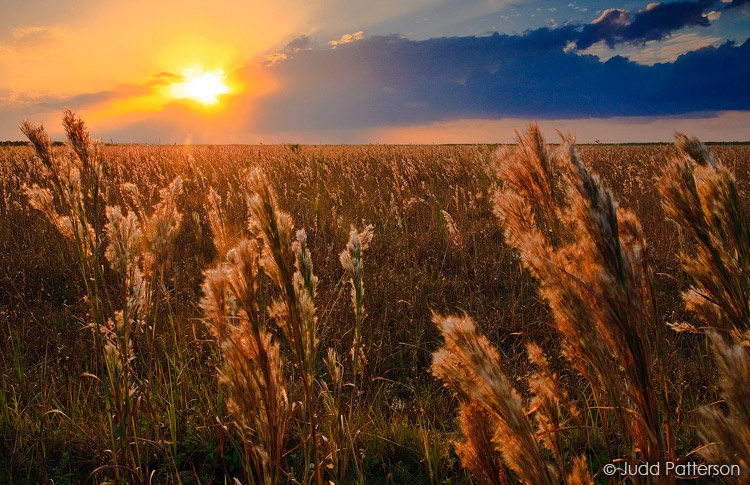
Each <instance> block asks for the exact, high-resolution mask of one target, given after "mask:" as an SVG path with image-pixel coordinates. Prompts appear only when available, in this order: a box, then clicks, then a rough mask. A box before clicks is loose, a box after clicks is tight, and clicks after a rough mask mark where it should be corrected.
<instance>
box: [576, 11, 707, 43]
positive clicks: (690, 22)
mask: <svg viewBox="0 0 750 485" xmlns="http://www.w3.org/2000/svg"><path fill="white" fill-rule="evenodd" d="M714 3H716V2H714V1H711V0H708V1H698V2H673V3H658V4H652V5H650V6H649V7H647V8H646V9H645V10H641V11H639V12H637V13H636V14H635V15H634V16H632V20H631V14H630V13H628V12H627V11H625V10H620V9H609V10H606V11H605V12H604V13H603V14H602V15H601V17H599V18H598V19H597V20H595V21H594V22H592V23H590V24H588V25H586V26H584V27H583V31H582V32H581V37H580V38H579V39H578V41H577V43H576V45H577V47H578V48H579V49H586V48H588V47H590V46H592V45H594V44H596V43H597V42H599V41H604V42H606V44H607V45H608V46H609V47H614V46H615V45H616V44H620V43H630V44H643V43H645V42H647V41H649V40H661V39H663V38H664V37H666V36H668V35H669V34H671V33H672V32H674V31H676V30H679V29H682V28H684V27H695V26H701V27H707V26H708V25H709V24H710V22H709V20H708V18H707V17H706V16H705V15H704V11H705V9H706V8H708V7H710V6H711V5H713V4H714Z"/></svg>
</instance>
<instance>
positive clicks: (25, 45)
mask: <svg viewBox="0 0 750 485" xmlns="http://www.w3.org/2000/svg"><path fill="white" fill-rule="evenodd" d="M10 34H11V35H10V39H8V40H6V41H5V42H0V56H3V57H10V56H13V57H20V56H31V55H38V54H45V55H46V54H50V53H51V52H54V51H56V50H58V49H60V48H61V47H62V46H64V45H65V43H66V34H65V32H64V31H63V30H62V29H60V28H57V27H46V26H29V27H17V28H14V29H11V31H10Z"/></svg>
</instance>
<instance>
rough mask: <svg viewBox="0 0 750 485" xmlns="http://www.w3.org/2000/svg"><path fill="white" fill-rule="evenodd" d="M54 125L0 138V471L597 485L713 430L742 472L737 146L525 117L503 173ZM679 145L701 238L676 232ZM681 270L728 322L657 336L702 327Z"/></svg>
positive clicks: (717, 458)
mask: <svg viewBox="0 0 750 485" xmlns="http://www.w3.org/2000/svg"><path fill="white" fill-rule="evenodd" d="M65 128H66V129H67V130H68V134H69V140H68V144H67V146H64V147H55V146H53V145H52V143H51V141H50V140H49V139H48V138H47V137H46V135H44V131H43V130H42V129H41V127H35V126H33V125H30V124H25V125H24V130H25V131H26V132H27V134H28V135H29V138H30V139H31V140H32V141H33V142H34V145H35V147H32V148H28V147H18V148H13V149H10V148H0V158H1V159H2V164H0V194H2V198H1V199H0V216H2V217H3V220H4V221H6V223H4V224H3V225H2V226H1V227H0V245H1V246H2V249H3V251H2V254H3V256H2V257H1V258H0V279H1V281H2V291H0V337H2V339H1V340H0V376H1V378H0V470H2V471H0V479H3V480H5V481H13V482H14V483H15V482H41V481H49V480H54V481H55V482H56V483H57V482H66V481H67V482H74V483H80V482H84V481H87V480H88V481H91V480H98V481H108V480H109V481H120V482H146V481H149V480H150V481H158V482H165V483H178V482H182V483H195V482H196V481H199V482H200V483H222V482H224V481H225V480H231V479H233V478H238V479H240V480H242V481H243V482H245V481H248V482H250V481H255V482H263V483H279V482H288V481H293V480H296V481H299V482H307V483H309V482H318V483H320V482H325V481H327V480H333V481H335V482H337V483H347V482H349V483H361V482H364V481H369V482H373V483H409V482H411V483H441V482H445V481H451V482H452V483H467V482H469V481H470V478H469V475H468V474H467V472H464V471H463V470H462V468H461V465H463V466H464V467H465V468H466V469H467V470H469V473H471V474H472V475H473V476H474V477H476V479H477V480H479V481H481V482H483V483H513V482H515V481H518V480H522V481H526V482H528V483H544V482H549V483H551V482H555V483H558V482H568V483H590V482H591V479H592V476H593V477H595V478H596V479H597V480H599V479H600V478H602V476H601V475H599V474H598V472H599V471H600V469H601V467H602V465H603V464H604V463H606V462H608V461H610V460H612V459H615V458H625V459H628V460H635V461H639V460H645V459H649V460H650V459H670V458H671V457H684V456H687V455H688V454H689V453H691V452H693V451H694V450H696V449H698V448H699V447H701V446H703V445H704V443H705V444H708V445H709V446H707V447H706V448H704V449H703V450H702V451H703V454H702V456H703V457H704V458H702V459H705V460H711V461H712V462H716V463H724V462H731V463H741V464H742V463H744V464H746V463H747V450H746V449H745V448H746V446H745V445H743V442H742V441H741V440H740V441H738V437H742V436H744V434H743V433H745V432H744V431H743V430H744V427H745V426H746V422H747V416H745V414H747V413H745V412H744V410H743V406H744V403H745V402H746V400H747V399H746V398H745V397H744V396H745V394H743V392H746V389H745V388H744V387H743V385H744V382H746V381H747V380H746V379H745V380H744V381H743V380H742V376H743V372H740V371H738V370H736V369H741V368H744V367H742V366H745V367H746V366H747V365H746V362H745V361H746V360H747V359H746V357H747V347H746V344H745V343H744V342H745V340H743V339H744V337H742V334H743V332H742V329H743V328H745V327H742V322H743V318H745V317H743V315H744V314H743V313H742V312H743V311H744V310H743V309H742V305H741V304H742V300H743V298H744V296H743V295H744V291H745V287H746V285H747V282H746V275H745V271H746V270H745V269H744V268H745V266H744V265H745V264H746V261H745V256H744V255H745V252H746V248H745V244H746V243H745V242H744V239H743V237H746V236H744V235H743V234H747V232H746V230H745V229H744V228H743V227H741V225H740V224H738V221H743V220H744V217H745V216H744V215H743V214H744V213H743V212H742V210H741V206H742V204H743V203H744V202H746V201H747V198H748V197H747V194H748V192H747V183H748V182H749V181H750V175H748V170H750V164H748V163H747V161H748V160H750V151H749V150H748V148H747V147H744V146H726V147H724V146H722V147H712V148H711V151H712V152H713V154H714V155H713V156H714V161H715V162H716V165H715V166H714V165H712V164H711V163H710V162H708V161H706V162H705V164H704V165H701V164H700V163H698V161H697V160H695V159H693V158H691V157H693V156H698V157H700V156H703V157H704V159H705V157H706V155H705V154H703V155H701V154H702V153H703V152H701V151H700V150H698V151H696V150H692V151H691V150H690V149H689V150H687V153H688V155H682V154H680V153H681V152H680V151H679V150H677V149H674V148H670V147H666V146H634V147H617V146H583V147H579V149H580V153H581V154H580V155H579V153H578V152H577V151H576V150H575V149H573V148H572V146H571V144H570V143H569V144H568V145H567V146H564V147H562V148H560V147H548V146H546V145H545V144H544V142H543V140H541V139H540V138H539V137H538V136H536V135H534V134H533V132H529V133H528V134H527V135H524V137H523V139H522V140H521V142H520V144H519V147H517V148H516V149H513V150H515V154H514V155H512V156H506V158H505V160H506V163H505V165H502V166H501V170H500V172H499V175H498V173H497V172H496V168H497V167H496V165H497V163H496V162H495V161H494V160H496V159H495V155H493V154H494V153H495V151H496V149H497V148H498V147H480V146H453V147H449V146H445V147H392V146H381V147H328V146H321V147H314V146H311V147H300V148H299V149H296V148H295V149H294V150H292V149H290V148H289V147H284V146H260V147H212V146H196V147H154V146H143V147H135V146H120V147H110V146H103V145H101V144H98V143H96V142H95V141H93V140H92V139H91V138H90V137H89V135H88V133H87V132H86V129H85V126H84V125H83V124H82V122H81V121H80V120H79V119H77V118H76V117H75V116H74V115H73V114H72V113H66V115H65ZM511 150H512V149H511V148H507V147H501V148H500V152H502V153H505V154H506V155H508V154H510V153H511ZM685 157H687V158H685ZM669 158H676V159H678V160H681V161H680V162H678V163H681V164H682V165H684V166H686V167H687V168H686V169H685V170H686V172H685V173H686V174H687V175H686V176H685V177H687V178H684V179H685V180H686V181H687V182H686V184H687V185H684V187H683V186H682V185H679V184H678V185H677V186H676V187H677V188H673V189H670V190H672V191H673V192H674V191H675V190H677V191H682V190H683V188H684V189H685V190H688V189H689V190H692V189H690V185H689V183H688V182H690V181H689V180H688V178H689V177H692V180H693V181H694V182H693V185H695V187H696V189H695V194H696V195H695V197H697V199H690V200H698V202H697V203H698V204H699V206H698V210H699V211H700V212H701V214H702V215H700V217H702V218H703V222H702V223H701V224H702V226H700V227H701V228H699V230H698V232H695V231H693V232H691V230H688V229H681V230H680V231H674V229H673V226H671V225H670V224H671V223H668V222H665V219H664V215H665V214H664V210H663V209H662V208H661V203H660V198H661V197H660V194H659V192H658V191H657V190H656V189H655V188H654V184H653V183H652V179H654V178H655V177H656V176H657V175H658V174H659V173H660V172H661V167H662V166H663V161H664V160H665V159H669ZM720 159H721V160H723V161H724V165H723V166H722V165H720V164H718V162H717V161H718V160H720ZM512 160H520V161H522V163H516V164H511V163H510V162H511V161H512ZM706 160H707V159H706ZM710 167H713V168H710ZM723 167H731V169H728V168H723ZM594 170H595V171H596V172H598V173H600V174H602V180H604V182H600V181H599V180H598V179H597V178H596V177H594V176H593V175H591V174H592V173H593V171H594ZM669 170H671V169H668V172H667V174H668V175H667V177H671V175H669V174H670V173H671V172H669ZM260 174H262V175H260ZM727 174H728V175H727ZM732 174H734V177H736V180H734V178H732ZM688 176H689V177H688ZM35 184H36V185H35ZM702 184H703V185H702ZM605 185H607V186H610V187H613V189H614V191H615V192H617V193H618V195H619V200H620V205H618V204H617V203H616V202H615V199H614V196H613V195H611V194H612V192H610V191H608V190H605V189H604V188H603V187H604V186H605ZM664 186H665V185H664V183H662V185H661V187H664ZM712 187H713V188H712ZM662 190H664V189H662ZM27 194H28V195H27ZM492 194H499V195H498V196H496V197H495V198H493V197H492ZM680 194H681V195H680V196H684V197H688V199H689V197H694V196H693V195H688V194H687V193H685V194H682V192H680ZM529 201H530V202H532V203H530V204H529V203H527V202H529ZM712 201H713V202H712ZM35 207H36V208H35ZM498 208H499V210H498ZM689 209H691V210H695V209H696V207H695V206H691V207H689ZM670 210H671V209H670V208H669V207H667V208H666V211H667V213H668V214H669V217H670V218H672V219H674V220H676V221H678V222H680V221H679V217H680V215H679V214H677V213H672V212H670ZM493 211H494V212H498V213H499V215H501V217H502V218H503V220H504V224H505V225H504V226H501V225H499V224H498V223H497V221H496V219H495V217H494V215H493ZM688 217H689V218H690V219H689V221H690V222H695V221H694V220H693V219H692V218H693V215H689V216H688ZM695 217H699V214H695ZM638 220H640V221H642V222H643V226H642V227H641V226H640V225H639V224H638V222H637V221H638ZM696 220H700V219H696ZM292 221H294V223H293V222H292ZM370 224H372V226H369V225H370ZM681 225H682V223H681ZM353 227H354V228H362V229H352V228H353ZM299 228H304V232H301V231H300V230H299ZM504 231H505V234H504ZM743 231H744V232H743ZM372 234H375V235H376V236H375V237H372ZM693 234H699V235H704V236H706V237H705V240H706V241H709V242H710V244H711V245H712V246H708V245H706V244H704V243H702V242H700V241H701V240H700V239H696V238H695V237H694V236H693ZM504 235H507V237H508V241H509V242H510V244H506V243H504V242H503V241H504V239H505V238H504ZM681 236H685V237H681ZM646 240H648V241H649V245H648V246H647V245H646V244H645V241H646ZM347 241H348V242H347ZM342 249H343V252H342ZM701 251H703V252H701ZM706 251H708V252H706ZM519 254H520V255H521V258H519V257H518V255H519ZM363 255H364V256H363ZM678 255H680V256H679V257H678ZM738 255H739V257H738ZM701 258H702V259H701ZM733 258H734V259H733ZM690 261H698V262H696V263H693V265H692V266H691V263H690ZM683 262H684V263H686V267H685V270H684V271H683V270H682V267H681V265H682V263H683ZM313 263H314V268H315V271H313ZM709 265H713V266H711V268H714V267H718V266H717V265H723V267H724V268H725V270H722V271H724V273H720V272H716V271H714V272H713V273H711V272H710V271H709V270H708V269H707V267H708V266H709ZM342 266H343V268H342ZM524 266H526V267H528V268H529V269H530V271H526V270H524V269H523V268H524ZM365 270H366V271H365ZM712 271H713V270H712ZM711 274H714V275H716V274H721V275H722V276H721V279H720V281H718V280H716V278H715V277H714V279H711V277H710V276H711ZM688 288H692V291H690V294H691V295H695V294H699V295H703V300H700V299H697V300H696V299H695V297H691V298H693V300H689V301H694V302H695V301H697V302H698V304H695V305H694V306H692V307H691V308H694V309H696V310H698V312H699V316H702V317H705V316H707V315H708V314H707V313H705V312H704V314H701V313H700V312H701V311H703V309H705V310H706V311H710V312H713V313H711V315H719V317H718V318H717V319H715V320H714V321H711V322H710V326H712V327H716V330H717V331H718V332H720V333H719V335H721V336H720V337H719V336H717V337H712V338H711V339H707V338H706V337H705V336H703V335H701V334H694V333H690V332H683V333H673V332H671V331H667V330H666V325H665V323H664V322H669V323H684V324H681V325H679V326H678V328H691V327H689V326H688V325H692V327H693V328H699V327H701V326H703V327H705V326H706V325H707V324H706V323H705V322H704V323H702V324H701V323H699V321H700V320H699V319H698V318H696V316H695V315H694V314H692V313H689V312H687V311H686V310H685V306H684V304H683V301H682V299H681V296H680V295H681V293H682V292H684V291H685V290H688ZM365 289H366V291H365ZM348 294H351V298H349V297H348V296H347V295H348ZM538 295H542V297H543V299H540V298H539V297H538ZM657 296H658V298H657ZM706 296H708V298H705V297H706ZM745 301H746V299H745ZM706 302H709V303H711V305H708V304H707V303H706ZM433 310H434V311H435V312H438V313H440V314H462V313H463V314H465V315H472V317H473V321H472V320H469V319H468V317H461V318H454V317H450V318H437V317H436V319H437V320H438V321H439V322H441V326H442V327H444V328H442V330H443V333H446V335H447V338H448V339H449V340H450V342H452V343H451V344H450V345H449V348H448V347H447V348H446V350H445V352H444V353H443V354H441V355H442V356H443V357H444V360H443V364H435V366H434V369H435V372H436V373H438V374H439V375H441V376H443V377H446V378H449V379H450V382H451V383H452V386H451V387H452V389H454V391H456V392H457V393H458V395H459V397H460V398H459V408H460V412H459V416H460V417H459V420H458V422H457V423H454V421H453V420H452V419H446V418H447V417H449V416H453V415H455V408H456V400H455V397H453V393H450V392H443V391H442V390H441V389H440V386H439V382H437V380H435V379H434V378H433V377H432V376H431V375H430V373H429V366H430V363H431V356H432V353H433V352H434V351H435V349H437V348H438V347H439V346H440V345H441V343H442V342H443V340H442V339H441V331H440V330H439V329H437V328H435V327H434V326H433V325H430V323H429V322H430V314H431V311H433ZM473 322H478V323H476V324H475V323H473ZM552 322H554V324H553V323H552ZM719 322H721V324H720V325H719ZM744 322H745V325H746V319H745V320H744ZM204 323H208V325H207V326H206V325H204ZM479 327H481V328H479ZM735 329H736V330H735ZM595 336H599V337H601V338H593V337H595ZM447 342H448V340H446V343H447ZM531 342H536V343H537V345H533V344H531ZM712 355H713V356H714V358H712ZM561 356H562V357H563V358H560V357H561ZM438 361H440V359H438ZM475 368H476V369H480V370H481V372H476V369H475ZM717 369H718V372H719V375H720V378H719V379H717V378H716V375H717V374H716V373H717ZM719 398H722V399H723V402H724V403H725V404H721V405H717V406H713V407H711V408H709V410H706V411H702V412H700V413H696V412H694V410H696V409H699V408H701V407H702V406H704V405H706V404H709V403H713V402H716V401H717V400H718V399H719ZM705 423H710V425H709V426H708V427H706V426H704V424H705ZM702 426H703V427H702ZM456 427H460V429H461V430H462V431H461V433H460V435H458V434H456V433H457V430H456ZM701 427H702V428H701ZM709 428H710V429H709ZM698 429H702V431H700V432H699V431H698ZM731 432H735V433H739V434H738V435H736V436H734V435H732V434H731ZM498 437H501V438H502V439H501V441H502V442H503V443H505V445H504V446H502V447H501V450H500V451H501V452H500V453H498V451H497V449H496V446H497V441H498ZM704 440H705V441H704ZM449 441H452V442H454V443H455V446H454V447H453V448H451V447H449V446H448V445H447V444H446V443H447V442H449ZM689 456H691V457H698V456H699V455H698V454H696V453H693V454H692V455H689ZM571 457H577V458H571ZM743 460H744V461H743ZM311 465H312V466H311ZM743 466H746V465H743ZM743 470H744V469H743ZM743 473H744V471H743Z"/></svg>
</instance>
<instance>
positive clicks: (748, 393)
mask: <svg viewBox="0 0 750 485" xmlns="http://www.w3.org/2000/svg"><path fill="white" fill-rule="evenodd" d="M676 145H677V148H678V149H679V154H678V156H676V157H674V158H672V159H671V160H670V162H669V165H668V166H667V168H666V169H665V171H664V174H663V175H662V177H661V179H660V182H659V188H660V190H661V193H662V197H663V202H662V203H663V205H664V209H665V212H666V213H667V216H668V217H670V218H671V219H672V220H674V221H675V222H676V223H677V224H678V225H679V226H680V228H681V229H682V231H683V233H684V234H685V235H686V236H687V237H688V238H689V242H690V246H691V249H685V250H683V251H682V252H681V254H680V258H681V260H682V266H683V268H684V270H685V271H686V272H687V273H688V275H689V276H690V277H691V279H692V283H693V285H692V287H691V288H690V290H689V291H688V292H686V293H685V294H684V295H683V296H684V299H685V303H686V306H687V307H688V309H689V310H692V311H693V312H695V313H696V314H697V315H698V316H699V317H700V318H701V319H702V320H703V323H704V325H705V327H706V329H707V331H708V334H709V336H710V338H711V348H712V350H713V354H714V359H715V360H716V363H717V367H718V368H719V375H720V389H721V395H722V397H723V398H724V402H725V404H726V406H727V408H728V411H729V412H728V413H725V412H724V411H723V410H721V409H719V408H718V407H715V406H714V407H707V408H704V409H702V410H701V414H702V416H703V417H704V419H705V420H706V424H705V425H704V426H703V436H704V438H705V439H706V441H707V447H706V448H705V449H704V450H703V451H702V452H701V454H702V455H703V456H704V457H705V458H706V459H707V460H708V461H710V462H713V463H718V464H730V465H731V464H737V465H739V466H740V469H741V476H743V477H747V475H748V474H750V405H749V403H750V341H749V340H748V327H750V310H749V308H750V302H748V298H749V297H750V231H749V230H748V220H747V218H746V216H745V212H744V210H743V207H742V203H741V201H740V197H739V193H738V190H737V183H736V181H735V178H734V176H733V175H732V173H731V172H730V171H729V170H728V169H727V167H725V166H724V165H723V164H722V163H721V162H720V161H719V160H717V159H716V158H715V157H714V156H713V155H712V154H711V153H710V152H709V151H708V150H707V149H706V147H705V145H703V144H702V143H701V142H700V141H698V140H697V139H696V138H690V137H687V136H685V135H683V134H677V136H676ZM728 330H729V332H727V331H728ZM720 332H722V333H724V334H726V333H729V334H730V335H731V337H732V341H727V340H726V339H725V336H723V335H721V333H720ZM743 480H744V481H746V479H743Z"/></svg>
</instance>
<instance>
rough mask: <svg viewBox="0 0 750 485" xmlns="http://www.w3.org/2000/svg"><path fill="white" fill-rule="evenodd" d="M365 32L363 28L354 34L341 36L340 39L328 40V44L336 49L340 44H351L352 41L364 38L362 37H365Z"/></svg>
mask: <svg viewBox="0 0 750 485" xmlns="http://www.w3.org/2000/svg"><path fill="white" fill-rule="evenodd" d="M364 35H365V33H364V32H362V31H361V30H360V31H359V32H355V33H353V34H344V35H342V36H341V38H340V39H339V40H332V41H330V42H328V45H330V46H331V47H333V48H334V49H335V48H336V47H338V46H340V45H344V44H349V43H350V42H356V41H358V40H362V37H364Z"/></svg>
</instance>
